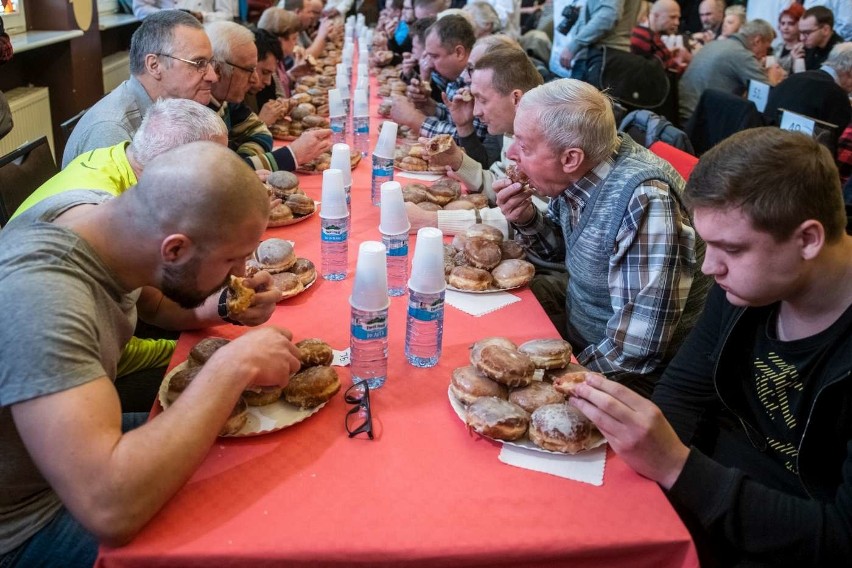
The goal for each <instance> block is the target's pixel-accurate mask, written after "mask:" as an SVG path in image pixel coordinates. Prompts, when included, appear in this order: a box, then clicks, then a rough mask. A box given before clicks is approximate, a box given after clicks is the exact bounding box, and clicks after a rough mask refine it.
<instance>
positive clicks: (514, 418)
mask: <svg viewBox="0 0 852 568" xmlns="http://www.w3.org/2000/svg"><path fill="white" fill-rule="evenodd" d="M470 360H471V364H470V365H469V366H466V367H459V368H457V369H455V370H454V371H453V374H452V378H451V381H450V385H449V388H448V390H447V397H448V398H449V401H450V406H451V407H452V409H453V410H454V411H455V413H456V415H457V416H458V417H459V419H460V420H461V421H462V422H463V423H465V424H466V425H467V427H468V429H469V430H471V431H473V432H476V433H477V434H480V435H481V436H484V437H486V438H490V439H492V440H496V441H499V442H502V443H504V444H508V445H511V446H518V447H521V448H526V449H529V450H534V451H538V452H546V453H554V454H576V453H579V452H582V451H586V450H590V449H592V448H597V447H599V446H601V445H602V444H604V443H606V440H605V439H604V437H603V435H602V434H601V433H600V432H599V431H598V429H597V428H595V426H594V425H593V424H592V423H591V422H590V421H589V420H588V418H586V417H585V416H583V415H582V414H581V413H580V412H579V411H578V410H576V409H575V408H573V407H571V406H569V405H568V404H567V403H566V400H567V396H568V395H569V394H570V392H571V389H573V387H574V386H575V385H576V384H577V383H578V382H582V381H583V380H584V377H585V376H586V374H587V373H588V372H589V371H588V370H586V369H584V368H583V367H581V366H580V365H576V364H572V363H571V362H570V360H571V346H570V344H569V343H568V342H566V341H563V340H562V339H534V340H530V341H527V342H525V343H523V344H521V345H520V346H518V345H516V344H515V343H514V342H512V341H511V340H509V339H508V338H505V337H490V338H486V339H482V340H480V341H477V342H476V343H474V344H473V346H472V348H471V356H470Z"/></svg>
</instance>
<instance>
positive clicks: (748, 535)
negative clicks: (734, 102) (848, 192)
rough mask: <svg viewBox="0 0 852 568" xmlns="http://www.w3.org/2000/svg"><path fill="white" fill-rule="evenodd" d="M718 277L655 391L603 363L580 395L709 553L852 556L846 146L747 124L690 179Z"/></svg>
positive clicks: (760, 557) (719, 557)
mask: <svg viewBox="0 0 852 568" xmlns="http://www.w3.org/2000/svg"><path fill="white" fill-rule="evenodd" d="M685 196H686V199H687V202H688V203H689V204H690V206H691V207H692V208H693V209H694V215H695V226H696V229H697V230H698V233H699V234H700V235H701V237H702V238H703V239H704V241H705V242H706V243H707V251H706V254H705V259H704V264H703V266H702V269H703V271H704V272H705V273H706V274H708V275H710V276H713V277H714V278H715V280H716V286H715V288H714V289H713V290H711V292H710V294H709V295H708V298H707V305H706V307H705V311H704V315H703V316H702V319H701V320H700V321H699V323H698V325H697V326H696V327H695V328H694V329H693V331H692V333H691V334H690V336H689V337H688V338H687V340H686V342H685V343H684V345H683V346H682V347H681V349H680V351H679V352H678V354H677V355H676V356H675V358H674V360H673V361H672V363H671V364H670V365H669V367H668V369H667V370H666V372H665V373H664V374H663V376H662V378H661V379H660V382H659V383H658V385H657V388H656V390H655V392H654V396H653V401H654V402H655V403H656V404H657V405H659V406H655V405H654V404H653V403H651V402H649V401H646V400H643V399H642V398H641V397H639V396H638V395H636V394H634V393H632V392H630V391H629V390H628V389H626V388H624V387H623V386H621V385H618V384H616V383H613V382H610V381H608V380H606V379H603V378H600V379H591V380H589V381H588V382H587V383H586V384H583V385H580V386H578V387H577V389H576V390H575V394H576V396H575V397H572V398H571V399H570V403H571V404H572V405H574V406H576V407H577V408H579V409H580V410H581V411H583V412H584V413H585V414H586V415H587V416H588V417H589V418H590V419H591V420H592V421H593V422H594V423H595V424H596V425H597V426H598V428H600V430H601V431H602V432H603V433H604V435H605V436H606V437H607V439H608V441H609V443H610V445H611V446H612V447H613V449H614V450H615V451H616V452H617V453H618V454H619V455H620V456H621V458H622V459H624V460H625V461H626V462H627V463H628V464H630V465H631V466H632V467H633V468H634V469H635V470H636V471H637V472H639V473H641V474H642V475H645V476H647V477H649V478H651V479H653V480H655V481H657V482H658V483H659V484H660V485H661V486H662V488H663V489H664V490H665V491H666V493H667V495H668V497H669V499H670V500H671V502H672V504H673V505H674V506H675V508H676V509H677V510H678V512H679V514H680V515H681V518H682V519H683V520H684V522H685V523H686V524H687V526H688V527H689V528H690V530H691V531H692V534H693V536H694V538H695V541H696V544H697V546H698V549H699V553H700V554H701V555H702V565H703V566H708V565H709V566H713V565H719V566H735V565H741V564H747V565H749V566H755V565H766V566H781V565H796V566H834V565H848V562H849V559H850V558H852V237H850V236H849V235H847V234H846V233H845V225H846V215H845V212H844V208H843V200H842V197H841V192H840V184H839V176H838V173H837V169H836V168H835V165H834V162H833V159H832V157H831V155H830V153H829V152H828V151H827V150H826V149H825V148H822V147H821V146H820V145H819V144H817V143H816V142H815V141H814V140H813V139H811V138H810V137H807V136H805V135H803V134H796V133H792V132H786V131H781V130H778V129H775V128H757V129H751V130H747V131H744V132H741V133H739V134H737V135H735V136H733V137H731V138H729V139H728V140H726V141H725V142H723V143H722V144H720V145H719V146H717V147H716V148H714V149H713V150H711V151H710V152H708V153H707V154H705V155H704V156H703V157H702V159H701V161H700V162H699V163H698V165H697V167H696V168H695V170H694V171H693V172H692V175H691V177H690V179H689V182H688V184H687V188H686V194H685Z"/></svg>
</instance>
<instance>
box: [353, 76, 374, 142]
mask: <svg viewBox="0 0 852 568" xmlns="http://www.w3.org/2000/svg"><path fill="white" fill-rule="evenodd" d="M352 145H353V146H354V147H355V151H356V152H360V153H361V157H362V158H365V157H366V156H367V154H368V153H369V152H370V110H369V107H368V106H367V91H365V90H364V89H357V90H356V91H355V100H354V104H353V106H352Z"/></svg>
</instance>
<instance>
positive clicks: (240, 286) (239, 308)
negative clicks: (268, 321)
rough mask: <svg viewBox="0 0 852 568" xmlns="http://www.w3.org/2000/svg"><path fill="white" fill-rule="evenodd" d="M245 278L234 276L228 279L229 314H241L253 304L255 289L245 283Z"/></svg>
mask: <svg viewBox="0 0 852 568" xmlns="http://www.w3.org/2000/svg"><path fill="white" fill-rule="evenodd" d="M245 281H246V279H245V278H240V277H239V276H234V275H233V274H231V278H230V280H229V281H228V315H232V316H235V315H240V314H241V313H243V312H244V311H246V310H247V309H249V307H250V306H251V300H252V298H254V289H253V288H249V287H248V286H246V285H245Z"/></svg>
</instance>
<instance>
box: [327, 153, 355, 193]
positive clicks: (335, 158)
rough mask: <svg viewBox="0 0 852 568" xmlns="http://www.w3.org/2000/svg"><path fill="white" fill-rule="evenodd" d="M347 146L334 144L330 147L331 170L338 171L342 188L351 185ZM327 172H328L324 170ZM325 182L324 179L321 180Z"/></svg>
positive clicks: (350, 167)
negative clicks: (341, 180)
mask: <svg viewBox="0 0 852 568" xmlns="http://www.w3.org/2000/svg"><path fill="white" fill-rule="evenodd" d="M349 159H350V154H349V144H335V145H334V146H332V147H331V168H330V169H336V170H339V171H340V173H341V175H342V176H343V178H342V179H343V187H346V186H347V185H352V166H351V165H350V161H349ZM326 171H328V170H326ZM323 181H325V179H323Z"/></svg>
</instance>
